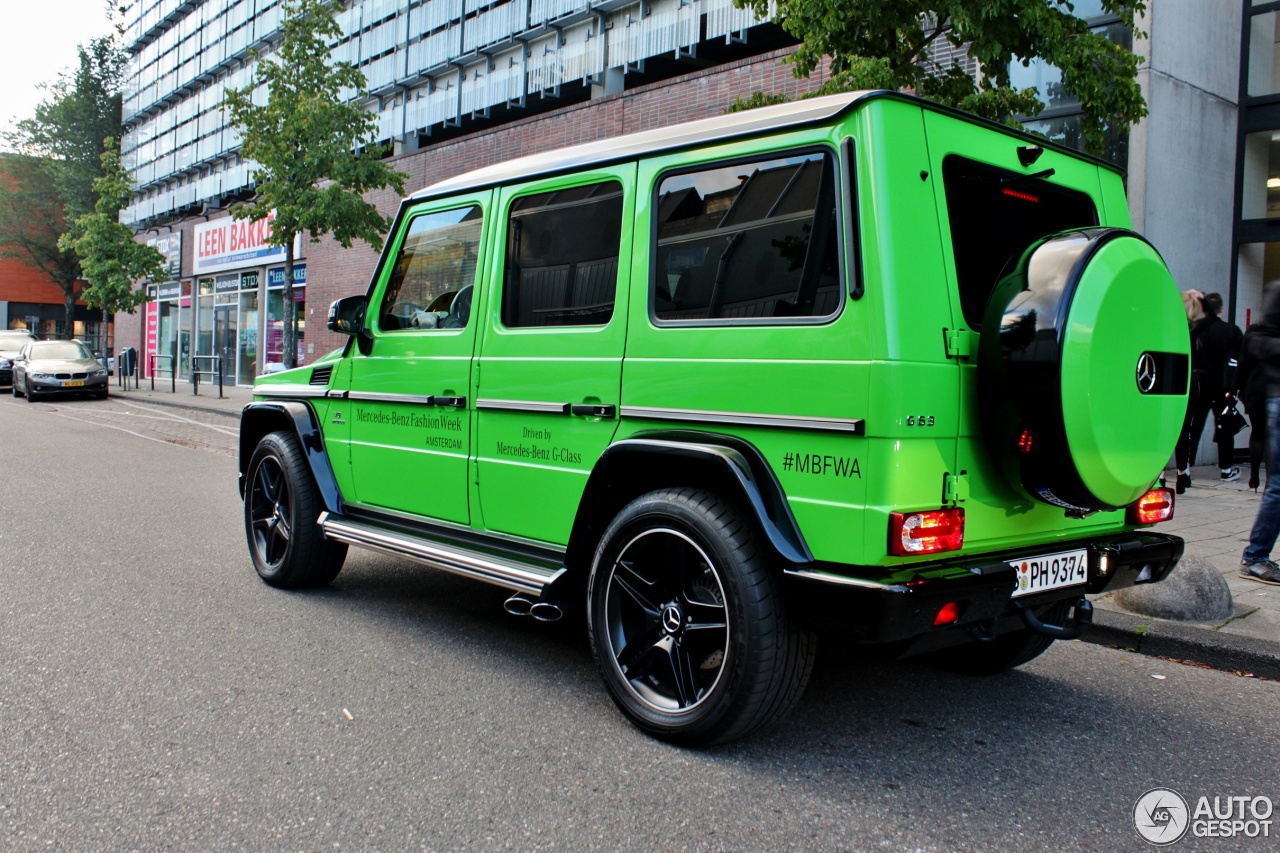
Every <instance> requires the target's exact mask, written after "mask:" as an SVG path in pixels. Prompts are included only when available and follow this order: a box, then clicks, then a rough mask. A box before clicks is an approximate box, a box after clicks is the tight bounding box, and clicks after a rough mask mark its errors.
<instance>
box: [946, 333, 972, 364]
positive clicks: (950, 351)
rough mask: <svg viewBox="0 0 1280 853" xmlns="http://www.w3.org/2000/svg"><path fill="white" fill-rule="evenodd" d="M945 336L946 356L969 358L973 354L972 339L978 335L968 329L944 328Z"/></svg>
mask: <svg viewBox="0 0 1280 853" xmlns="http://www.w3.org/2000/svg"><path fill="white" fill-rule="evenodd" d="M943 331H944V332H945V333H946V337H947V358H969V357H971V356H972V355H973V350H974V340H975V339H976V338H977V337H978V336H977V335H975V334H974V333H973V332H970V331H969V330H968V329H944V330H943Z"/></svg>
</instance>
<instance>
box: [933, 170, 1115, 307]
mask: <svg viewBox="0 0 1280 853" xmlns="http://www.w3.org/2000/svg"><path fill="white" fill-rule="evenodd" d="M942 181H943V187H944V189H945V191H946V196H947V219H948V222H949V223H950V225H951V249H952V253H953V255H954V257H955V262H956V282H957V284H958V286H959V288H960V306H961V309H962V310H963V312H964V318H965V320H966V321H967V322H968V324H969V325H970V326H971V327H972V328H974V329H981V328H982V315H983V313H984V312H985V311H986V308H987V300H988V299H990V297H991V292H992V290H993V289H994V288H995V284H996V282H997V281H998V280H999V278H1000V276H1001V275H1003V274H1004V272H1005V271H1006V268H1008V267H1011V266H1012V264H1013V263H1015V262H1016V261H1017V260H1018V258H1020V257H1021V256H1022V253H1023V252H1024V251H1026V249H1027V247H1028V246H1030V245H1031V244H1032V243H1034V242H1035V241H1037V240H1039V239H1040V238H1041V237H1047V236H1048V235H1050V234H1056V233H1058V232H1059V231H1066V230H1069V229H1072V228H1087V227H1089V226H1091V225H1097V224H1098V209H1097V207H1096V206H1095V205H1094V203H1093V199H1091V198H1090V197H1089V196H1087V195H1085V194H1084V193H1082V192H1078V191H1075V190H1069V189H1066V188H1064V187H1060V186H1057V185H1056V184H1051V183H1049V182H1048V181H1047V180H1043V179H1038V178H1033V177H1030V176H1028V175H1023V174H1019V173H1017V172H1011V171H1008V170H1007V169H998V168H996V167H994V166H988V165H986V164H983V163H978V162H975V161H973V160H969V159H966V158H964V157H958V156H956V155H954V154H953V155H950V156H948V157H947V158H946V159H944V160H943V161H942Z"/></svg>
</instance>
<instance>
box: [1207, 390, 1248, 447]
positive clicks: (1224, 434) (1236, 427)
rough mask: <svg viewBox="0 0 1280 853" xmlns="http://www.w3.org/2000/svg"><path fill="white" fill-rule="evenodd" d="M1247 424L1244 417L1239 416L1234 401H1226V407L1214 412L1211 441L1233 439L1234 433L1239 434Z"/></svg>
mask: <svg viewBox="0 0 1280 853" xmlns="http://www.w3.org/2000/svg"><path fill="white" fill-rule="evenodd" d="M1248 424H1249V422H1248V421H1247V420H1245V417H1244V415H1242V414H1240V410H1239V409H1238V408H1236V401H1235V400H1234V399H1231V400H1228V401H1227V403H1226V405H1224V406H1222V408H1220V409H1217V410H1215V411H1214V416H1213V440H1214V441H1215V442H1221V441H1228V440H1230V439H1232V438H1235V435H1236V433H1238V432H1240V430H1242V429H1244V428H1245V427H1246V426H1248Z"/></svg>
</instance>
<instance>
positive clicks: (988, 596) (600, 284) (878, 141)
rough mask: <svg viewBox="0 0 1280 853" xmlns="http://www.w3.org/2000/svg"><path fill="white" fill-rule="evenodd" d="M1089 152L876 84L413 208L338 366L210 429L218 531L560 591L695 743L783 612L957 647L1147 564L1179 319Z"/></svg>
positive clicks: (732, 707)
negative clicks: (227, 482)
mask: <svg viewBox="0 0 1280 853" xmlns="http://www.w3.org/2000/svg"><path fill="white" fill-rule="evenodd" d="M1129 224H1130V222H1129V216H1128V211H1127V207H1126V203H1125V196H1124V188H1123V183H1122V176H1121V174H1120V173H1118V172H1117V171H1116V170H1115V169H1114V168H1112V167H1111V166H1109V165H1107V164H1106V163H1103V162H1100V161H1098V160H1093V159H1090V158H1088V157H1084V156H1081V155H1080V154H1078V153H1076V152H1073V151H1070V150H1067V149H1064V148H1060V147H1057V146H1055V145H1053V144H1051V143H1049V142H1047V141H1045V140H1043V139H1038V138H1035V137H1032V136H1027V135H1024V134H1021V133H1018V132H1016V131H1014V130H1011V129H1009V128H1007V127H1002V126H999V125H995V124H991V123H988V122H984V121H981V120H978V119H975V118H973V117H971V116H967V115H964V114H961V113H958V112H955V111H952V110H949V109H945V108H942V107H939V106H936V105H934V104H930V103H928V102H925V101H922V100H919V99H916V98H913V97H909V96H906V95H901V94H896V93H890V92H869V93H868V92H863V93H853V94H845V95H836V96H831V97H825V98H815V99H812V100H806V101H801V102H798V103H794V104H788V105H783V106H777V107H769V108H763V109H758V110H753V111H750V112H742V113H736V114H732V115H727V116H724V117H720V118H714V119H709V120H706V121H700V122H695V123H692V124H686V125H681V126H677V127H671V128H667V129H663V130H656V131H650V132H645V133H639V134H634V135H629V136H623V137H619V138H616V139H610V140H607V141H602V142H596V143H591V144H587V145H580V146H576V147H572V148H567V149H564V150H559V151H553V152H549V153H544V154H539V155H535V156H531V157H524V158H521V159H518V160H514V161H511V162H507V163H501V164H498V165H495V166H491V167H488V168H485V169H480V170H478V171H475V172H471V173H469V174H465V175H461V176H459V177H456V178H453V179H451V180H447V181H444V182H442V183H439V184H436V185H434V186H431V187H428V188H426V189H425V190H422V191H421V192H419V193H417V194H415V195H413V196H411V197H409V198H408V199H406V200H405V201H404V203H403V204H402V205H401V207H400V212H399V214H398V216H397V218H396V221H395V225H394V228H393V233H392V236H391V238H390V239H389V240H388V242H387V246H386V249H385V251H384V253H383V256H382V259H381V262H380V263H379V265H378V268H377V271H376V273H375V274H374V276H373V280H372V282H371V283H370V284H369V287H368V291H367V292H366V293H365V294H364V295H360V296H351V297H348V298H345V299H341V300H339V301H337V302H336V303H334V305H333V307H332V308H331V310H330V314H329V321H328V322H329V328H330V329H332V330H334V331H337V332H341V333H343V334H346V335H349V336H350V337H349V339H348V344H347V346H346V347H345V348H343V349H342V350H341V351H340V352H335V353H333V354H331V355H329V356H326V357H324V358H322V359H320V360H319V361H317V362H316V363H315V364H313V365H310V366H307V367H303V368H298V369H295V370H291V371H285V372H282V373H277V374H273V375H270V376H264V377H262V378H260V379H259V380H258V383H257V385H256V386H255V388H254V402H253V403H251V404H250V405H249V406H247V407H246V408H245V410H244V414H243V417H242V420H241V428H240V471H241V477H240V490H241V493H242V494H243V496H244V517H245V531H246V534H247V537H248V544H249V552H250V555H251V557H252V559H253V563H254V566H255V568H256V569H257V571H258V573H259V575H261V577H262V578H263V580H265V581H266V582H267V583H269V584H272V585H275V586H279V587H287V588H296V587H305V586H315V585H322V584H326V583H329V582H330V581H331V580H333V578H334V577H335V576H336V575H337V573H338V571H339V569H340V568H341V566H342V562H343V559H344V557H345V555H346V550H347V546H348V545H359V546H364V547H367V548H373V549H377V550H380V551H385V552H389V553H392V554H398V555H402V556H405V557H409V558H411V559H415V560H419V561H421V562H424V563H427V564H429V565H432V566H436V567H438V568H442V569H445V570H448V571H451V572H457V573H459V574H463V575H467V576H469V577H473V578H477V579H479V580H483V581H487V582H489V583H492V584H496V585H498V586H501V587H505V588H507V589H509V590H511V591H512V593H513V595H512V597H511V598H510V599H509V600H508V602H507V609H508V610H509V611H510V612H512V613H516V614H528V615H530V616H532V617H533V618H536V619H543V620H554V619H557V618H559V617H560V616H561V614H562V613H564V612H565V611H566V610H567V609H569V608H572V607H577V606H579V605H581V606H583V607H584V608H585V615H586V622H587V625H588V628H589V634H590V639H591V646H592V649H593V651H594V654H595V657H596V661H597V663H598V665H599V668H600V672H601V674H602V676H603V680H604V682H605V685H606V686H607V688H608V690H609V692H610V694H611V695H612V697H613V699H614V701H615V702H616V703H617V705H618V706H619V708H621V709H622V711H623V712H624V713H625V714H626V715H627V716H628V717H629V718H630V719H631V720H632V721H633V722H634V723H635V724H636V725H638V726H640V727H641V728H642V729H644V730H645V731H647V732H650V733H652V734H654V735H657V736H659V737H662V738H665V739H668V740H672V741H676V742H680V743H685V744H693V745H699V744H709V743H715V742H719V741H725V740H729V739H731V738H734V737H738V736H741V735H743V734H746V733H748V732H750V731H753V730H755V729H757V728H759V727H760V726H762V725H765V724H767V723H770V722H772V721H774V720H777V719H778V718H780V717H781V716H782V715H783V714H785V713H786V712H787V711H788V710H789V709H790V708H791V707H792V706H793V705H794V704H795V702H796V701H797V700H798V698H799V696H800V693H801V691H802V690H803V688H804V685H805V682H806V680H807V679H808V676H809V672H810V670H811V667H812V663H813V658H814V652H815V648H816V646H815V639H814V638H815V636H817V634H819V633H822V632H823V631H824V630H825V631H838V632H840V633H841V634H842V635H844V636H846V637H848V638H850V639H853V640H856V641H860V642H866V643H885V644H893V646H892V648H893V649H894V651H896V652H898V653H901V654H920V653H927V654H929V655H931V656H932V657H933V658H934V659H935V660H937V661H939V662H942V663H944V664H948V665H951V666H953V667H957V668H961V669H964V670H968V671H971V672H995V671H999V670H1002V669H1007V668H1009V667H1012V666H1017V665H1018V664H1021V663H1024V662H1026V661H1028V660H1030V659H1031V658H1033V657H1035V656H1036V655H1038V654H1040V653H1041V652H1042V651H1044V649H1045V648H1047V647H1048V645H1049V644H1050V643H1051V642H1052V641H1053V640H1054V639H1057V638H1068V637H1074V636H1078V635H1079V634H1080V633H1081V632H1082V631H1083V630H1084V629H1085V628H1086V627H1087V625H1088V623H1089V618H1090V613H1091V610H1090V606H1089V603H1088V601H1087V600H1086V599H1085V598H1084V595H1085V593H1096V592H1099V591H1100V590H1102V589H1104V588H1111V589H1114V588H1116V587H1121V586H1127V585H1130V584H1134V583H1148V582H1154V581H1158V580H1160V579H1161V578H1162V577H1164V576H1165V575H1166V574H1167V573H1168V571H1169V570H1170V569H1171V568H1172V567H1173V566H1174V564H1175V563H1176V562H1177V560H1178V559H1179V557H1180V556H1181V554H1182V542H1181V540H1179V539H1177V538H1176V537H1173V536H1167V535H1162V534H1159V533H1155V532H1151V531H1149V530H1145V529H1143V528H1146V527H1149V526H1150V525H1151V524H1153V523H1155V522H1158V521H1162V520H1165V519H1167V518H1169V517H1170V516H1171V515H1172V511H1173V495H1172V493H1171V492H1170V491H1168V490H1166V489H1163V488H1161V487H1159V486H1158V485H1157V483H1156V481H1157V478H1158V477H1159V475H1160V473H1161V471H1162V469H1163V467H1164V464H1165V462H1166V461H1167V460H1168V458H1169V456H1170V453H1171V451H1172V449H1173V445H1174V442H1175V439H1176V436H1177V433H1178V430H1179V427H1180V425H1181V423H1182V419H1183V413H1184V411H1185V409H1186V401H1187V396H1186V395H1187V377H1188V352H1189V341H1188V332H1187V323H1186V319H1185V316H1184V314H1183V310H1182V304H1181V301H1180V299H1179V294H1178V291H1177V287H1176V285H1175V284H1174V282H1173V280H1172V278H1171V277H1170V275H1169V272H1168V270H1167V268H1166V266H1165V264H1164V262H1163V261H1162V260H1161V258H1160V255H1159V254H1158V253H1157V252H1156V251H1155V250H1154V249H1153V248H1152V247H1151V246H1150V245H1149V244H1148V243H1147V242H1146V241H1145V240H1144V239H1143V238H1142V237H1140V236H1138V235H1137V234H1135V233H1134V232H1133V231H1131V230H1129Z"/></svg>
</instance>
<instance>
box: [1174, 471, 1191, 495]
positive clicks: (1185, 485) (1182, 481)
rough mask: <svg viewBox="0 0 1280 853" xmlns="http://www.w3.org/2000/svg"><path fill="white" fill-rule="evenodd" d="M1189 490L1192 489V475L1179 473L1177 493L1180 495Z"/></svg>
mask: <svg viewBox="0 0 1280 853" xmlns="http://www.w3.org/2000/svg"><path fill="white" fill-rule="evenodd" d="M1189 488H1191V475H1190V474H1183V473H1182V472H1181V471H1179V472H1178V485H1177V487H1176V489H1175V491H1176V492H1177V493H1178V494H1182V493H1183V492H1185V491H1186V490H1187V489H1189Z"/></svg>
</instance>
